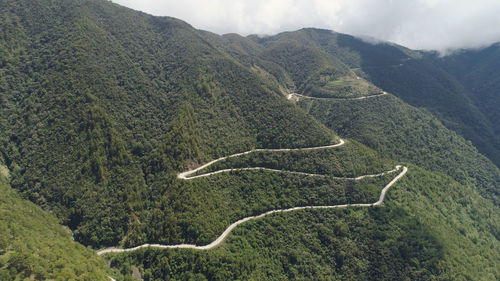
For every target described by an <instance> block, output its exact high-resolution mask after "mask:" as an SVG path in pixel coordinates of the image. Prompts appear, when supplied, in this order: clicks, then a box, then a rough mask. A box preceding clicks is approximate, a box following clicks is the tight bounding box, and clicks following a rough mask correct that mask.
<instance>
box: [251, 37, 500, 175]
mask: <svg viewBox="0 0 500 281" xmlns="http://www.w3.org/2000/svg"><path fill="white" fill-rule="evenodd" d="M256 40H258V41H259V42H261V43H263V44H264V45H265V46H267V47H271V48H272V47H274V46H276V45H279V46H281V48H284V49H287V48H296V47H297V46H300V48H311V49H313V50H315V51H316V52H323V53H328V54H330V55H332V56H333V57H335V58H336V59H337V60H339V61H342V62H343V63H344V64H346V66H347V67H349V68H350V69H351V71H353V72H355V73H356V74H357V75H359V76H360V77H363V78H366V79H367V80H369V81H371V82H372V83H374V84H375V85H376V86H378V87H380V88H382V89H384V90H385V91H388V92H391V93H393V94H394V95H396V96H398V97H400V98H401V99H403V100H404V101H405V102H406V103H409V104H410V105H413V106H415V107H421V108H425V109H426V110H428V111H429V112H431V113H433V114H434V115H435V116H436V117H437V118H438V119H439V120H440V121H441V122H442V123H443V124H444V125H445V126H446V127H447V128H448V129H451V130H454V131H456V132H457V133H459V134H460V135H462V136H463V137H464V138H466V139H468V140H470V141H472V143H473V144H474V145H475V146H476V147H477V148H478V149H479V151H480V152H481V153H483V154H484V155H486V156H487V157H488V158H490V160H492V161H493V162H494V163H495V164H496V165H497V166H499V165H500V134H499V133H498V124H497V123H498V121H497V119H498V118H495V117H496V115H495V114H496V113H495V112H498V110H496V109H497V108H498V107H495V104H497V101H498V99H499V96H500V95H499V89H500V88H499V87H497V86H498V79H497V77H498V75H496V76H495V73H498V71H500V70H499V69H500V67H499V66H498V63H497V62H498V59H496V58H498V46H497V45H494V46H492V47H490V48H487V49H485V50H482V51H479V52H478V51H464V52H462V53H459V54H453V55H450V56H447V57H445V58H438V57H437V56H436V55H435V54H434V53H427V52H418V51H413V50H409V49H407V48H404V47H402V46H398V45H394V44H389V43H384V42H381V43H378V44H373V43H368V42H365V41H363V40H361V39H358V38H355V37H353V36H350V35H346V34H340V33H335V32H331V31H329V30H320V29H302V30H299V31H296V32H290V33H282V34H279V35H276V36H271V37H268V38H264V39H256ZM285 45H286V46H287V47H283V46H285ZM293 59H294V58H293V57H292V60H293ZM288 60H290V57H287V58H286V59H285V60H284V61H288ZM297 66H298V65H296V67H297ZM301 68H303V67H301V66H298V68H296V71H300V69H301ZM308 82H309V81H308ZM309 83H310V82H309ZM306 94H310V93H308V92H306Z"/></svg>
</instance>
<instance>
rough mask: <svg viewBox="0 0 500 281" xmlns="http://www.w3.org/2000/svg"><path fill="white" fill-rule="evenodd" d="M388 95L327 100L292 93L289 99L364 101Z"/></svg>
mask: <svg viewBox="0 0 500 281" xmlns="http://www.w3.org/2000/svg"><path fill="white" fill-rule="evenodd" d="M385 95H387V92H382V93H380V94H376V95H370V96H361V97H356V98H333V97H332V98H326V97H311V96H304V95H301V94H297V93H291V94H288V95H287V99H289V100H291V99H293V98H294V97H295V100H296V101H298V100H299V97H300V98H304V99H317V100H342V101H343V100H364V99H370V98H375V97H380V96H385Z"/></svg>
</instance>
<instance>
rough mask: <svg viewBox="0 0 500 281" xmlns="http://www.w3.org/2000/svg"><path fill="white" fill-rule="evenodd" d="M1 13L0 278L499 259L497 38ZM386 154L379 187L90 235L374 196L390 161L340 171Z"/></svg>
mask: <svg viewBox="0 0 500 281" xmlns="http://www.w3.org/2000/svg"><path fill="white" fill-rule="evenodd" d="M0 23H1V25H0V188H1V189H2V190H1V192H0V193H1V194H2V195H1V196H0V212H1V216H0V234H1V235H0V280H25V279H27V280H106V278H108V280H109V277H107V276H111V277H112V278H115V279H116V280H133V278H134V277H133V275H134V276H136V277H137V274H139V275H140V276H141V277H142V278H143V279H144V280H498V279H500V271H499V269H498V264H499V263H500V254H499V253H500V217H499V216H500V212H499V208H500V189H499V188H498V187H499V186H500V169H499V167H498V159H500V158H499V155H498V151H500V148H499V144H500V142H498V139H500V138H498V136H499V132H500V131H499V130H498V128H499V126H498V122H497V119H498V118H496V117H498V116H497V115H498V114H497V113H498V112H497V111H498V110H497V109H496V107H494V106H493V105H495V104H498V100H500V98H499V96H498V95H495V94H493V93H495V91H496V92H498V83H497V82H498V81H499V80H498V79H496V78H495V77H493V76H494V75H493V74H492V75H489V74H490V73H498V69H500V67H499V66H498V64H494V63H492V62H491V61H492V60H494V59H495V58H496V56H497V55H498V51H497V49H498V46H497V45H494V46H492V47H491V48H488V49H485V50H483V51H475V52H473V51H471V52H463V53H459V54H456V55H454V56H451V57H444V58H442V57H437V56H435V55H434V54H431V53H428V52H421V51H413V50H409V49H407V48H404V47H401V46H397V45H394V44H385V43H381V44H375V45H372V44H368V43H366V42H364V41H362V40H359V39H357V38H355V37H352V36H349V35H344V34H340V33H335V32H332V31H328V30H320V29H310V28H307V29H302V30H298V31H295V32H285V33H281V34H277V35H274V36H267V37H258V36H247V37H243V36H240V35H237V34H227V35H216V34H213V33H210V32H206V31H202V30H197V29H195V28H193V27H192V26H190V25H189V24H188V23H185V22H183V21H181V20H178V19H175V18H171V17H155V16H151V15H148V14H145V13H142V12H138V11H134V10H131V9H128V8H125V7H122V6H119V5H117V4H114V3H112V2H111V1H104V0H36V1H35V0H25V1H14V0H0ZM467 69H472V70H473V71H472V70H471V72H470V73H469V72H468V70H467ZM486 80H487V81H488V83H487V84H484V83H486V82H485V81H486ZM478 85H485V86H484V87H479V86H478ZM385 91H387V92H388V94H386V95H380V96H378V94H380V93H383V92H385ZM291 93H298V94H301V95H304V96H309V97H316V98H318V97H319V98H321V99H314V98H299V99H298V100H296V99H288V98H287V97H288V95H289V94H291ZM373 95H377V96H373ZM366 96H373V97H370V98H366V99H356V98H359V97H366ZM483 98H484V99H488V102H480V101H483V100H484V99H483ZM450 100H453V101H456V102H450ZM341 138H342V140H344V141H345V144H344V145H342V146H338V147H335V148H327V149H318V150H291V151H258V152H254V153H248V154H244V155H241V156H238V157H231V158H227V159H225V160H223V161H218V162H216V163H214V164H213V165H210V166H208V167H206V168H205V169H201V170H199V171H197V173H195V174H193V175H201V174H205V173H208V172H214V171H219V170H222V169H243V170H232V171H228V172H221V173H218V174H214V175H210V176H207V177H200V178H194V179H181V178H178V174H179V173H180V172H184V171H189V170H192V169H194V168H196V167H199V166H200V165H202V164H204V163H208V162H209V161H212V160H214V159H217V158H219V157H223V156H227V155H231V154H235V153H241V152H245V151H250V150H253V149H280V148H310V147H317V146H326V145H333V144H337V143H339V141H340V140H341ZM397 165H403V166H406V167H408V169H409V170H408V173H407V174H406V175H404V177H402V178H401V179H400V180H399V181H398V182H397V183H396V184H395V185H394V186H392V187H391V189H390V190H389V192H388V193H387V197H386V199H385V201H384V202H383V204H382V205H380V206H373V207H368V208H360V207H354V208H346V209H336V210H326V209H325V210H317V209H315V210H300V211H296V212H287V213H275V214H271V215H269V216H265V217H263V218H260V219H258V220H252V221H248V222H246V223H244V224H241V225H239V226H237V227H236V228H235V229H234V230H233V231H232V232H231V233H230V234H229V236H228V238H227V239H226V240H224V241H223V242H222V244H221V245H220V246H218V247H216V248H214V249H211V250H208V251H199V250H193V249H169V250H159V249H141V250H138V251H133V252H128V253H121V254H106V255H104V256H103V257H99V256H98V255H97V251H98V250H100V249H104V248H108V247H118V248H127V247H135V246H138V245H142V244H145V243H149V244H155V243H160V244H182V243H186V244H195V245H206V244H209V243H210V242H212V241H213V240H214V239H216V238H217V237H219V235H221V233H223V232H224V230H225V229H226V228H227V227H228V226H229V225H231V224H232V223H234V222H235V221H238V220H240V219H242V218H245V217H248V216H255V215H259V214H262V213H264V212H268V211H271V210H276V209H285V208H292V207H299V206H309V205H311V206H320V205H337V204H353V203H367V204H371V203H374V202H376V201H377V200H378V199H379V196H380V192H381V190H382V188H384V186H386V185H387V184H388V183H389V182H391V180H393V179H394V177H395V176H396V175H397V174H398V173H399V172H394V173H390V174H386V175H381V176H377V177H368V178H364V179H362V180H352V179H345V178H355V177H359V176H363V175H370V174H380V173H383V172H387V171H390V170H392V169H394V168H395V166H397ZM255 167H262V168H268V169H273V170H276V171H269V170H244V168H255ZM290 172H299V173H295V174H294V173H290ZM300 173H309V174H315V175H314V176H310V175H305V174H300ZM134 272H135V274H133V273H134Z"/></svg>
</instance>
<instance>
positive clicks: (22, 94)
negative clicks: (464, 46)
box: [1, 1, 336, 245]
mask: <svg viewBox="0 0 500 281" xmlns="http://www.w3.org/2000/svg"><path fill="white" fill-rule="evenodd" d="M51 3H52V2H50V1H36V2H30V1H27V2H18V1H2V3H1V4H2V11H3V12H2V17H3V18H5V21H6V22H10V23H11V24H9V25H7V26H6V29H8V30H9V31H8V32H5V35H4V37H5V39H4V40H2V48H3V49H5V50H11V51H9V52H10V53H11V54H12V57H13V58H14V61H12V62H6V63H5V67H4V68H2V71H3V73H4V74H3V75H2V79H3V80H5V81H8V82H7V83H4V84H3V85H4V88H2V99H3V102H2V111H1V112H2V113H1V114H2V116H3V118H2V119H3V121H2V124H1V125H2V130H1V131H2V133H3V134H4V135H3V137H2V139H3V148H2V154H3V155H4V158H5V159H6V162H7V164H8V165H9V167H10V169H11V170H12V173H13V181H12V185H13V187H15V188H17V189H18V190H20V191H21V192H22V193H23V194H24V195H25V196H26V197H27V198H30V199H31V200H32V201H34V202H36V203H37V204H39V205H42V206H43V207H44V208H47V209H51V210H54V211H55V212H56V213H57V214H58V216H60V217H62V218H64V219H65V223H66V224H68V225H69V226H70V227H71V228H72V229H74V230H75V237H76V238H77V239H78V240H79V241H82V242H84V243H86V244H92V245H102V244H107V245H113V244H116V243H118V242H119V241H120V240H121V239H122V238H123V237H124V236H126V235H127V233H128V232H129V231H130V229H131V228H132V227H133V224H134V223H136V222H138V221H141V220H146V219H147V216H149V215H150V214H151V211H150V210H151V209H152V208H153V206H154V203H153V202H155V201H156V200H157V198H158V197H159V196H160V195H163V194H164V193H165V192H167V191H166V190H165V188H164V186H169V185H171V182H172V178H171V176H170V175H171V174H173V173H174V172H175V171H176V170H181V169H184V168H185V167H187V166H190V165H196V163H199V162H202V161H204V160H207V159H210V158H211V157H215V156H220V155H223V154H225V153H230V152H238V151H242V150H246V149H248V148H252V147H264V148H265V147H300V146H310V145H322V144H329V143H332V142H335V139H336V137H335V135H334V134H333V133H332V132H330V131H328V130H325V128H324V127H323V126H322V125H321V124H320V123H319V122H317V121H315V120H314V119H313V118H311V117H309V116H307V115H306V114H304V113H302V112H301V111H300V110H297V109H296V108H295V107H294V106H293V105H291V104H289V103H287V102H286V101H285V100H283V99H282V97H281V94H280V92H279V87H278V84H275V83H273V82H272V81H264V80H262V79H260V76H259V75H258V73H257V72H256V71H254V70H253V69H251V68H249V67H246V66H244V65H242V64H241V63H239V62H238V61H237V60H235V59H233V58H232V57H230V56H229V55H227V54H226V53H223V52H221V51H219V50H218V48H216V46H213V45H212V44H211V43H210V41H209V39H210V37H209V36H208V35H206V34H205V33H204V32H198V31H196V30H195V29H193V28H192V27H190V26H189V25H187V24H185V23H183V22H181V21H179V20H176V19H172V18H156V17H152V16H148V15H145V14H142V13H138V12H134V11H131V10H129V9H125V8H121V7H118V6H117V5H114V4H112V3H109V2H105V1H57V2H56V3H53V4H51ZM186 46H189V47H187V48H186ZM194 109H196V111H194ZM45 175H51V176H50V177H47V176H45ZM168 192H173V193H177V192H179V191H178V190H168Z"/></svg>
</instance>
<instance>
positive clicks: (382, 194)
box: [97, 140, 408, 255]
mask: <svg viewBox="0 0 500 281" xmlns="http://www.w3.org/2000/svg"><path fill="white" fill-rule="evenodd" d="M342 144H344V141H342V140H341V143H339V144H337V145H335V146H339V145H342ZM335 146H334V147H335ZM323 148H324V147H323ZM305 149H309V150H311V149H321V148H320V147H316V148H305ZM254 151H255V150H254ZM274 151H276V150H274ZM281 151H283V150H281ZM250 152H253V151H249V152H246V153H250ZM246 153H243V154H246ZM234 155H236V154H233V155H231V156H227V157H222V158H219V159H217V160H214V161H212V162H209V163H207V164H208V165H207V164H205V165H204V166H202V167H207V166H209V165H211V164H213V163H215V162H217V161H220V160H222V159H225V158H228V157H234ZM239 155H242V154H239ZM401 168H403V170H402V171H401V172H400V173H399V174H398V175H397V176H396V177H394V178H393V179H392V180H391V181H390V182H389V183H388V184H387V185H386V186H385V187H384V188H383V189H382V191H381V192H380V197H379V199H378V200H377V201H376V202H374V203H355V204H342V205H327V206H301V207H294V208H289V209H277V210H271V211H268V212H265V213H262V214H260V215H257V216H249V217H246V218H243V219H241V220H238V221H236V222H234V223H232V224H231V225H230V226H229V227H228V228H226V230H224V232H223V233H222V234H221V235H220V236H219V237H217V239H215V240H214V241H213V242H212V243H210V244H208V245H204V246H197V245H193V244H177V245H162V244H143V245H140V246H137V247H133V248H127V249H119V248H107V249H103V250H100V251H98V252H97V254H98V255H103V254H107V253H122V252H131V251H136V250H139V249H142V248H158V249H196V250H210V249H213V248H215V247H217V246H219V245H220V243H221V242H222V241H224V239H226V237H227V236H228V235H229V233H231V231H232V230H233V229H234V228H235V227H237V226H238V225H240V224H242V223H245V222H247V221H249V220H256V219H260V218H263V217H265V216H268V215H271V214H274V213H286V212H292V211H298V210H304V209H341V208H349V207H373V206H379V205H381V204H382V203H383V202H384V200H385V196H386V194H387V191H388V190H389V188H391V186H393V185H394V184H395V183H396V182H397V181H398V180H400V179H401V178H402V177H403V176H404V175H405V174H406V172H407V171H408V168H407V167H402V166H396V168H395V169H394V170H391V171H387V172H385V173H381V174H377V175H365V176H360V177H357V178H349V179H352V180H360V179H362V178H366V177H375V176H380V175H384V174H387V173H392V172H394V171H397V170H400V169H401ZM198 169H199V168H198ZM195 170H197V169H194V170H190V171H188V172H184V173H181V174H183V175H184V176H186V173H188V174H187V175H189V172H191V173H192V172H193V171H195ZM179 178H182V179H186V180H187V179H189V178H186V177H179Z"/></svg>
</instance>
